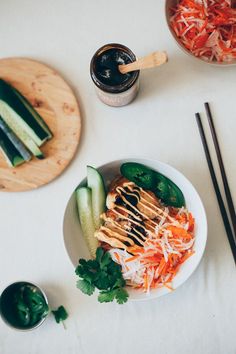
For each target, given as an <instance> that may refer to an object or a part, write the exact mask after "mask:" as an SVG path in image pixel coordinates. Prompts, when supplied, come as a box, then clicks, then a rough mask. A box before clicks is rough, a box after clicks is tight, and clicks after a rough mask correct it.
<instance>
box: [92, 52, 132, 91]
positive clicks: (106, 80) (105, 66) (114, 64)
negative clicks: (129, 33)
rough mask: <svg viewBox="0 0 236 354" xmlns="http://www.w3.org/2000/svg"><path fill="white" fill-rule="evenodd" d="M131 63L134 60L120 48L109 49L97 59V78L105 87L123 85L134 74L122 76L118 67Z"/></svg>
mask: <svg viewBox="0 0 236 354" xmlns="http://www.w3.org/2000/svg"><path fill="white" fill-rule="evenodd" d="M129 63H132V59H131V57H130V55H129V54H128V53H126V52H124V51H123V50H121V49H119V48H117V49H115V48H111V49H108V50H107V51H105V52H103V53H101V54H100V55H98V57H97V58H96V61H95V70H96V73H97V77H98V79H99V80H100V81H101V82H102V83H103V84H104V85H111V86H116V85H122V84H124V83H125V82H127V81H128V80H129V79H130V77H131V76H132V74H133V73H132V72H131V73H127V74H121V72H120V71H119V68H118V66H119V65H123V64H129Z"/></svg>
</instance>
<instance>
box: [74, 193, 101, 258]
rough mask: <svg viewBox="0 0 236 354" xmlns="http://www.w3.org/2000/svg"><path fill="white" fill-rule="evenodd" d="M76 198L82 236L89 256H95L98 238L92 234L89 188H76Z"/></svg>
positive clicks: (93, 228)
mask: <svg viewBox="0 0 236 354" xmlns="http://www.w3.org/2000/svg"><path fill="white" fill-rule="evenodd" d="M76 200H77V207H78V212H79V220H80V225H81V229H82V232H83V236H84V238H85V240H86V243H87V245H88V248H89V251H90V254H91V256H92V257H93V258H95V256H96V250H97V248H98V240H97V239H96V237H95V236H94V233H95V227H94V223H93V212H92V191H91V189H89V188H86V187H81V188H78V189H77V190H76Z"/></svg>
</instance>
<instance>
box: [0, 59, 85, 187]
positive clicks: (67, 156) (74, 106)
mask: <svg viewBox="0 0 236 354" xmlns="http://www.w3.org/2000/svg"><path fill="white" fill-rule="evenodd" d="M0 78H2V79H4V80H6V81H7V82H9V83H10V84H11V85H12V86H14V87H15V88H16V89H18V90H19V91H20V92H21V93H22V94H23V95H24V96H25V97H26V98H27V99H28V100H29V102H31V104H32V105H33V107H34V108H35V109H36V110H37V111H38V113H39V114H40V115H41V116H42V118H43V119H44V120H45V122H46V123H47V124H48V126H49V128H50V130H51V131H52V133H53V138H52V139H51V140H50V141H48V142H46V143H45V144H44V145H43V146H41V147H40V149H41V150H42V151H43V153H44V154H45V159H44V160H38V159H36V158H35V157H34V158H32V160H31V161H29V162H26V163H24V164H23V165H20V166H18V167H16V168H12V167H9V166H8V165H7V163H6V161H5V158H4V157H3V155H2V152H1V151H0V191H12V192H17V191H26V190H30V189H34V188H38V187H40V186H42V185H44V184H46V183H49V182H50V181H52V180H53V179H54V178H56V177H57V176H58V175H60V174H61V173H62V171H63V170H64V169H65V168H66V166H67V165H68V164H69V162H70V161H71V160H72V158H73V156H74V154H75V152H76V149H77V146H78V143H79V138H80V131H81V117H80V112H79V107H78V103H77V100H76V98H75V96H74V94H73V92H72V90H71V88H70V87H69V86H68V84H67V83H66V82H65V81H64V80H63V79H62V78H61V76H60V75H59V74H58V73H57V72H56V71H54V70H53V69H51V68H49V67H48V66H46V65H44V64H42V63H40V62H37V61H34V60H31V59H26V58H7V59H1V60H0Z"/></svg>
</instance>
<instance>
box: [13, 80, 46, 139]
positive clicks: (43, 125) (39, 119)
mask: <svg viewBox="0 0 236 354" xmlns="http://www.w3.org/2000/svg"><path fill="white" fill-rule="evenodd" d="M12 89H13V91H14V92H15V94H16V95H17V97H18V98H19V99H20V100H21V102H22V103H23V104H24V106H25V107H26V108H27V109H28V111H29V112H30V113H31V114H32V116H33V117H34V118H35V119H36V120H37V122H38V123H39V125H41V127H42V128H43V129H44V130H45V131H46V132H47V134H48V138H47V139H48V140H49V139H51V138H52V136H53V134H52V132H51V130H50V129H49V127H48V126H47V124H46V123H45V121H44V120H43V118H42V117H41V116H40V114H39V113H38V112H37V111H36V110H35V109H34V107H33V106H32V105H31V104H30V103H29V101H27V100H26V98H25V97H24V96H23V95H22V94H21V93H20V92H19V91H17V90H16V89H15V88H14V87H12Z"/></svg>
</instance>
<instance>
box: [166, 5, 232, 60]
mask: <svg viewBox="0 0 236 354" xmlns="http://www.w3.org/2000/svg"><path fill="white" fill-rule="evenodd" d="M177 3H178V0H166V1H165V15H166V22H167V25H168V27H169V30H170V33H171V34H172V36H173V38H174V39H175V41H176V43H177V45H178V46H179V48H180V49H181V50H182V51H183V52H184V53H185V54H187V55H188V56H189V57H192V58H195V59H196V60H198V61H201V62H204V63H206V64H210V65H214V66H220V67H228V66H233V65H236V60H233V61H229V62H226V61H225V62H217V61H207V60H204V59H202V58H200V57H196V56H195V55H194V54H192V53H191V52H190V51H189V50H188V49H187V48H186V47H185V46H184V45H183V44H182V43H181V41H180V40H179V38H178V37H177V35H176V33H175V32H174V30H173V29H172V27H171V25H170V18H171V8H173V7H175V6H176V4H177Z"/></svg>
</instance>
